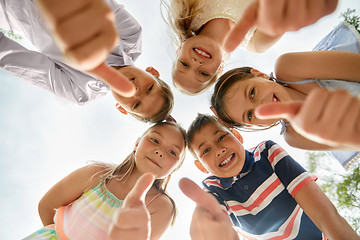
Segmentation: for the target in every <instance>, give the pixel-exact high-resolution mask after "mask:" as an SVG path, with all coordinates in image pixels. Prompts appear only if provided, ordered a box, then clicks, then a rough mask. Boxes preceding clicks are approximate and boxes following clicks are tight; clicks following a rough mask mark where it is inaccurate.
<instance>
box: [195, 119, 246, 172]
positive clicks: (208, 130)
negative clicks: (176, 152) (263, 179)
mask: <svg viewBox="0 0 360 240" xmlns="http://www.w3.org/2000/svg"><path fill="white" fill-rule="evenodd" d="M191 149H192V150H193V152H194V153H195V155H196V156H197V158H198V159H199V160H200V162H201V163H202V165H203V166H204V167H205V168H206V170H208V172H210V173H211V174H213V175H215V176H218V177H233V176H236V175H237V174H239V172H240V171H241V170H242V168H243V167H244V163H245V150H244V147H243V145H242V144H241V142H240V141H239V140H238V139H237V138H236V137H235V136H234V135H233V134H232V133H230V132H229V131H228V130H227V129H225V128H224V127H222V126H220V125H219V124H218V123H208V124H206V125H205V126H203V127H202V128H201V129H200V131H198V132H197V133H195V134H194V137H193V139H192V142H191Z"/></svg>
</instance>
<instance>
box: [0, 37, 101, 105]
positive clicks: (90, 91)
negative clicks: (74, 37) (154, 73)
mask: <svg viewBox="0 0 360 240" xmlns="http://www.w3.org/2000/svg"><path fill="white" fill-rule="evenodd" d="M0 67H1V68H3V69H5V70H7V71H9V72H10V73H11V74H13V75H15V76H18V77H19V78H21V79H24V80H26V81H28V82H29V83H31V84H33V85H35V86H38V87H41V88H43V89H45V90H47V91H50V92H53V93H54V94H55V95H57V96H60V97H62V98H65V99H66V100H68V101H71V102H74V103H78V104H84V103H85V102H88V101H91V100H94V99H96V98H98V97H100V96H102V95H105V94H106V92H107V91H108V90H107V89H108V87H107V86H106V85H105V84H104V83H102V82H100V81H99V80H97V79H95V78H94V77H92V76H90V75H88V74H85V73H82V72H80V71H77V70H75V69H73V68H71V67H70V66H68V65H66V64H63V63H56V62H54V60H52V59H51V58H49V57H47V56H46V55H44V54H42V53H39V52H35V51H30V50H28V49H26V48H24V47H23V46H22V45H20V44H18V43H17V42H15V41H13V40H11V39H9V38H7V37H5V36H4V34H3V33H1V32H0ZM92 85H94V86H98V88H97V89H95V88H89V86H92Z"/></svg>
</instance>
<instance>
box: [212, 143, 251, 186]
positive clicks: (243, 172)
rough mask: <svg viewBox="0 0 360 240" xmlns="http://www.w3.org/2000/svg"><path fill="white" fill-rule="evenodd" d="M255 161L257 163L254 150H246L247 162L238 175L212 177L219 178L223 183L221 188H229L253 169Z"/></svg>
mask: <svg viewBox="0 0 360 240" xmlns="http://www.w3.org/2000/svg"><path fill="white" fill-rule="evenodd" d="M254 163H255V159H254V154H253V153H252V152H249V151H247V150H245V163H244V166H243V168H242V169H241V171H240V172H239V174H238V175H236V176H234V177H227V178H221V177H216V176H212V177H211V178H216V179H218V180H219V182H220V185H221V187H220V188H222V189H224V190H227V189H228V188H230V187H231V186H232V185H233V184H234V183H235V182H236V181H237V180H238V179H240V178H242V177H244V176H246V175H247V174H248V173H249V172H250V171H251V169H252V167H253V166H254Z"/></svg>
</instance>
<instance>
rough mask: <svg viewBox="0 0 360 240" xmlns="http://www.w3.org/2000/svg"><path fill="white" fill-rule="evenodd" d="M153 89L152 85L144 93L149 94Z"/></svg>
mask: <svg viewBox="0 0 360 240" xmlns="http://www.w3.org/2000/svg"><path fill="white" fill-rule="evenodd" d="M153 87H154V85H151V86H150V87H149V88H148V90H147V91H146V93H150V92H151V90H152V89H153Z"/></svg>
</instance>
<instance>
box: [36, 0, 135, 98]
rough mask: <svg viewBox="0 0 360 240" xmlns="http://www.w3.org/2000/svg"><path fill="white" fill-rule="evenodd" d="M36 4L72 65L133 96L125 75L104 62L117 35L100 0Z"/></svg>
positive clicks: (40, 1) (41, 1)
mask: <svg viewBox="0 0 360 240" xmlns="http://www.w3.org/2000/svg"><path fill="white" fill-rule="evenodd" d="M37 4H38V6H39V9H40V10H41V12H42V14H43V16H44V19H45V20H46V23H47V25H48V27H49V29H50V30H51V31H52V33H53V36H54V37H55V38H56V40H57V43H58V46H59V48H60V50H61V52H62V53H63V55H64V58H65V59H66V60H67V61H68V62H69V63H70V64H71V65H72V66H74V67H75V68H77V69H80V70H82V71H87V72H89V73H91V74H95V75H96V76H98V77H99V78H101V79H102V80H103V81H104V82H106V83H107V84H109V85H110V86H111V88H112V89H113V91H116V92H117V93H118V94H120V95H122V96H125V97H130V96H132V95H133V94H134V93H135V88H134V86H133V84H131V82H129V80H128V79H127V78H126V77H125V76H123V75H122V74H120V73H119V72H117V71H115V70H114V69H112V68H111V67H109V66H108V65H106V64H105V63H104V61H105V60H106V58H107V56H108V55H109V53H110V52H111V50H112V48H113V47H114V46H115V45H116V43H117V42H118V35H117V32H116V29H115V23H114V21H115V17H114V15H113V13H112V11H111V10H110V8H109V7H108V6H107V5H106V4H105V3H104V2H103V0H81V1H72V0H37Z"/></svg>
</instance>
